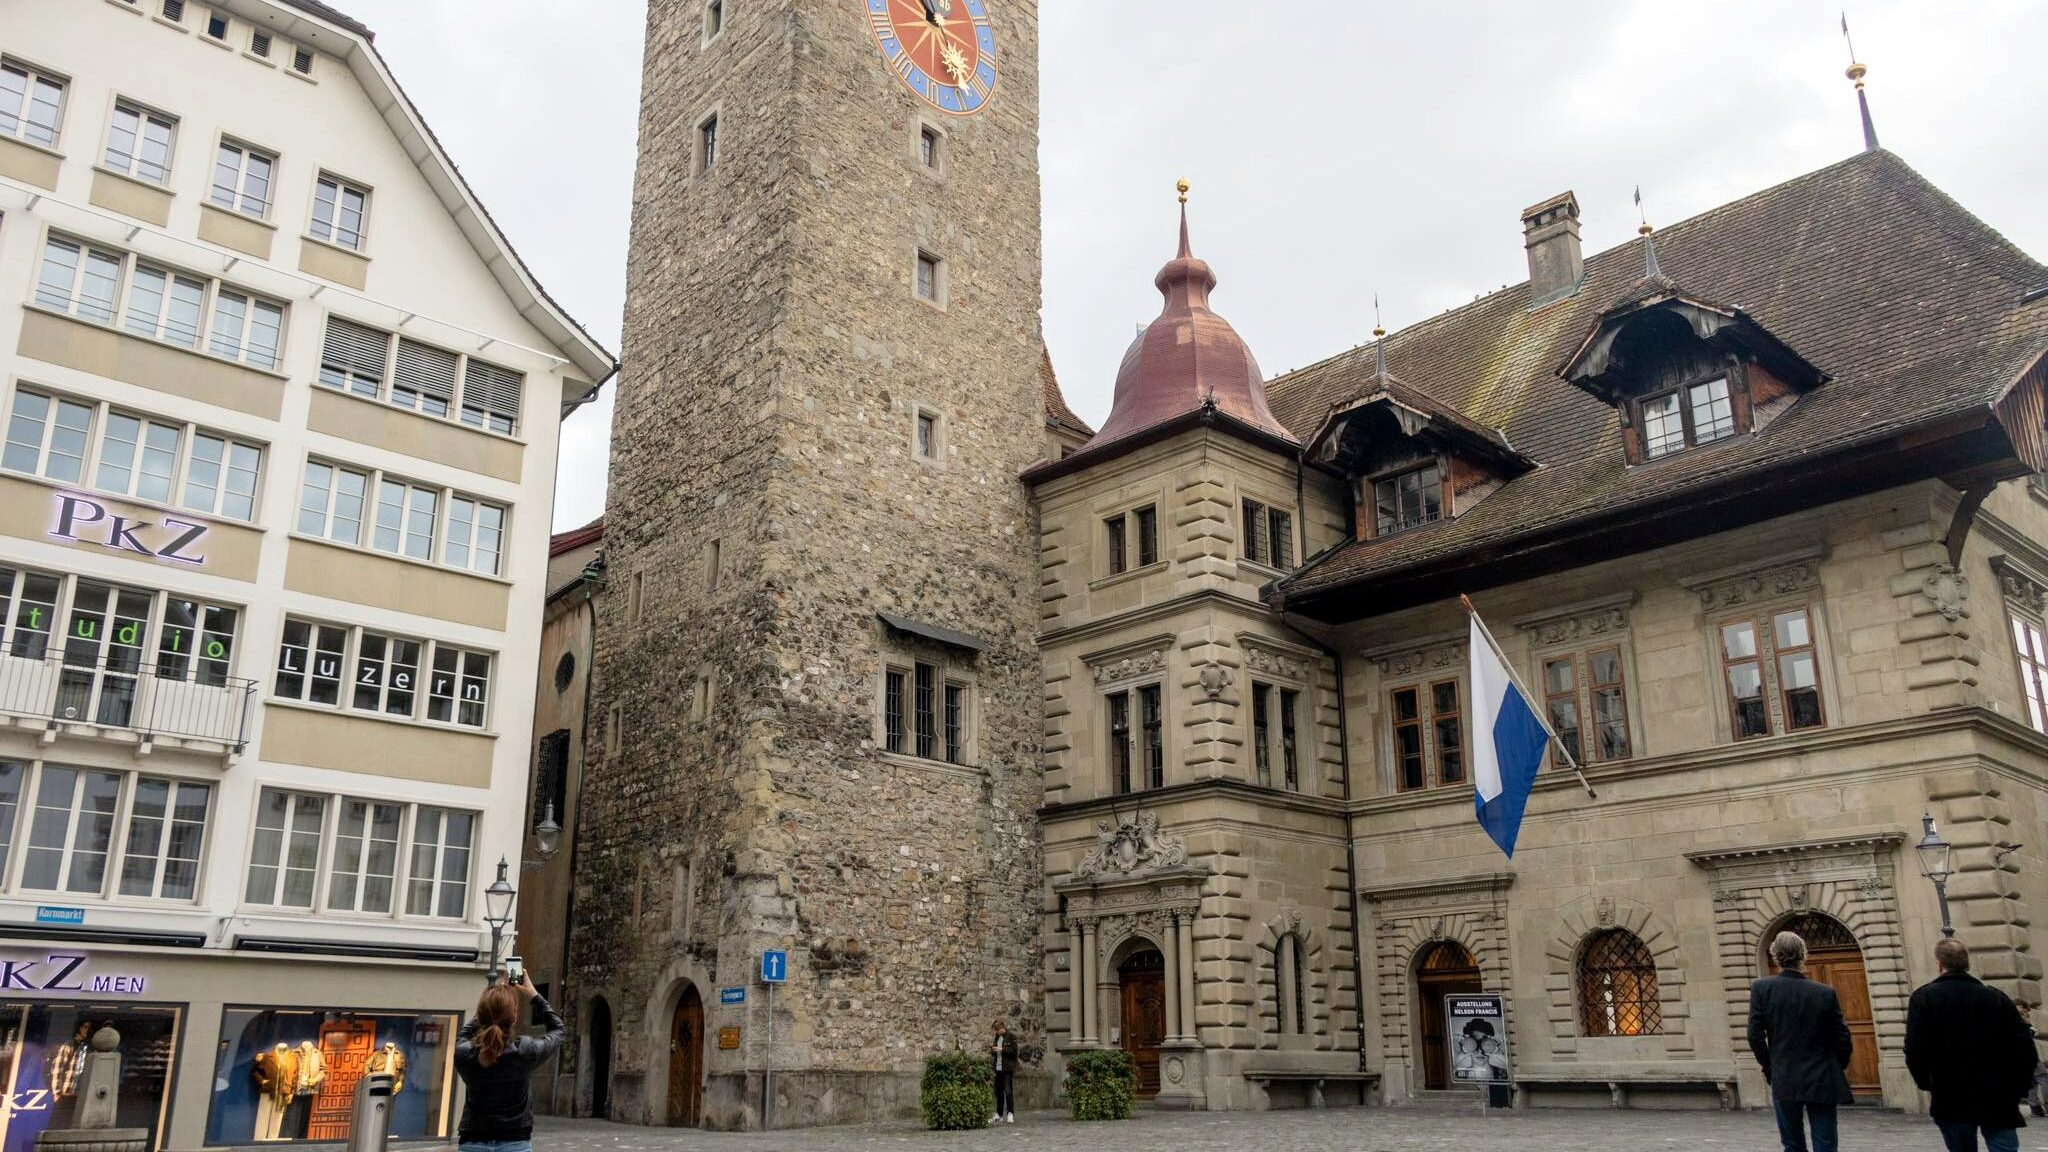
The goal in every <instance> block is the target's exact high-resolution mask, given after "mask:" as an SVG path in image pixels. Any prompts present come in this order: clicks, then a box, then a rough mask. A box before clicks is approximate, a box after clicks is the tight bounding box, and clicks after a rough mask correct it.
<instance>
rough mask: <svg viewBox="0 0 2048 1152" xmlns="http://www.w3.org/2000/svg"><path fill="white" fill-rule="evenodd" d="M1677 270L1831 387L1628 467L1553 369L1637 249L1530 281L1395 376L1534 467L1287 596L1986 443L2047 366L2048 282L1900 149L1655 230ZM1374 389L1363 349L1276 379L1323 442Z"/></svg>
mask: <svg viewBox="0 0 2048 1152" xmlns="http://www.w3.org/2000/svg"><path fill="white" fill-rule="evenodd" d="M1657 248H1658V251H1659V255H1660V258H1661V262H1662V267H1663V269H1664V271H1665V272H1666V273H1667V274H1668V275H1670V276H1671V277H1673V278H1675V279H1677V280H1682V281H1683V282H1684V283H1685V285H1686V286H1687V288H1688V289H1690V290H1691V291H1693V292H1696V293H1698V294H1699V295H1700V296H1701V297H1702V298H1705V299H1711V300H1719V301H1725V302H1727V303H1728V304H1729V305H1731V306H1733V307H1737V308H1740V309H1741V310H1742V311H1743V312H1744V313H1746V314H1747V315H1749V316H1753V317H1755V318H1756V320H1757V322H1758V323H1759V324H1761V325H1763V326H1765V327H1767V328H1768V329H1769V331H1770V332H1772V333H1775V334H1776V335H1777V337H1778V338H1779V339H1780V340H1782V341H1784V342H1785V343H1786V344H1788V345H1790V346H1791V347H1793V348H1796V349H1798V350H1799V352H1800V353H1801V354H1802V355H1803V356H1804V357H1805V358H1806V359H1807V360H1809V361H1811V362H1812V363H1813V364H1814V365H1815V366H1816V367H1817V368H1819V369H1820V370H1821V371H1824V372H1826V373H1828V374H1829V375H1830V376H1831V377H1832V381H1831V382H1830V383H1828V384H1826V385H1824V386H1822V387H1819V388H1816V389H1814V390H1813V391H1811V392H1809V393H1808V394H1806V395H1805V396H1803V397H1801V398H1800V399H1799V401H1798V402H1797V403H1795V404H1794V405H1793V406H1792V407H1791V408H1790V409H1788V410H1787V411H1786V412H1785V413H1784V414H1783V415H1781V416H1779V417H1778V418H1777V419H1776V420H1774V421H1772V422H1771V423H1770V424H1769V425H1768V426H1767V427H1765V428H1764V429H1763V430H1762V431H1760V432H1758V433H1756V434H1754V435H1750V436H1743V437H1738V438H1735V439H1733V440H1729V441H1724V442H1722V443H1720V444H1716V445H1712V446H1709V447H1706V448H1701V449H1697V450H1693V451H1688V452H1683V453H1680V454H1677V455H1675V456H1672V457H1668V458H1666V459H1664V460H1660V461H1657V462H1655V463H1654V464H1649V465H1644V466H1639V467H1636V468H1630V467H1628V465H1627V464H1626V462H1625V460H1624V458H1623V453H1622V449H1621V443H1620V426H1619V417H1618V415H1617V414H1616V412H1615V411H1614V410H1613V409H1611V408H1609V407H1608V406H1607V405H1605V404H1603V403H1601V402H1600V401H1599V400H1596V399H1595V398H1593V397H1592V396H1590V395H1588V394H1586V393H1585V392H1582V391H1581V390H1579V389H1578V388H1575V387H1573V386H1572V385H1571V384H1569V383H1567V382H1566V381H1564V380H1562V379H1560V378H1559V377H1558V375H1557V371H1556V370H1557V367H1558V366H1559V365H1561V364H1563V363H1564V362H1565V361H1566V360H1567V359H1569V358H1570V356H1571V355H1572V353H1573V351H1574V350H1575V349H1576V348H1577V347H1578V346H1579V345H1580V344H1581V343H1582V342H1583V340H1584V339H1585V334H1586V333H1587V331H1589V330H1590V329H1591V328H1592V327H1593V325H1594V323H1595V321H1596V320H1597V318H1598V317H1599V315H1600V314H1601V313H1602V312H1603V311H1604V310H1606V309H1607V308H1608V307H1609V306H1610V305H1611V304H1613V302H1614V301H1615V300H1617V299H1618V298H1620V297H1621V295H1622V294H1623V293H1624V292H1625V291H1627V290H1628V289H1629V288H1630V286H1631V285H1633V284H1635V283H1637V282H1638V281H1639V280H1640V279H1641V278H1642V276H1643V271H1644V267H1643V260H1642V258H1641V256H1640V255H1639V253H1638V250H1637V249H1636V248H1635V247H1634V245H1632V244H1631V245H1624V246H1622V247H1619V248H1614V249H1610V250H1608V251H1606V252H1603V253H1600V254H1599V255H1597V256H1594V257H1592V258H1591V259H1589V260H1588V261H1587V262H1586V274H1585V280H1584V283H1583V286H1582V288H1581V290H1580V291H1579V292H1578V293H1576V294H1575V295H1573V296H1571V297H1568V298H1566V299H1562V300H1558V301H1555V302H1552V303H1549V304H1546V305H1544V306H1542V307H1540V308H1536V309H1534V310H1532V309H1531V308H1530V306H1529V286H1528V284H1526V283H1523V284H1519V285H1516V286H1514V287H1512V288H1508V289H1504V290H1502V291H1500V292H1496V293H1494V294H1493V295H1491V296H1488V297H1486V298H1484V299H1482V300H1479V301H1477V302H1475V303H1473V304H1471V305H1468V306H1466V307H1463V308H1459V309H1457V310H1456V311H1453V312H1449V313H1446V314H1445V315H1443V316H1439V317H1436V318H1434V319H1431V320H1427V321H1424V322H1422V323H1420V324H1416V325H1414V326H1412V327H1410V328H1408V329H1405V330H1403V331H1401V332H1399V333H1396V334H1395V335H1393V336H1391V337H1389V338H1388V339H1387V343H1386V357H1387V361H1388V364H1389V365H1390V367H1391V370H1392V371H1393V372H1395V373H1396V374H1398V375H1399V376H1400V377H1401V378H1402V379H1404V380H1406V381H1408V382H1409V383H1410V384H1412V385H1414V386H1415V387H1417V388H1419V389H1421V390H1422V391H1424V392H1426V393H1428V394H1429V395H1431V396H1434V397H1437V398H1438V399H1440V400H1442V401H1444V402H1445V403H1447V404H1448V405H1450V406H1451V407H1452V408H1454V409H1456V410H1457V411H1459V412H1462V413H1464V414H1465V415H1467V416H1469V417H1471V418H1472V419H1473V420H1475V421H1477V422H1479V423H1480V424H1482V425H1485V426H1487V427H1491V428H1499V429H1502V430H1503V432H1504V433H1505V435H1506V437H1507V439H1508V441H1509V442H1510V443H1512V444H1514V445H1515V446H1516V447H1517V448H1518V449H1520V450H1521V451H1522V452H1524V453H1526V454H1527V455H1528V456H1530V457H1531V458H1533V459H1534V460H1536V461H1537V462H1538V465H1539V467H1537V468H1536V470H1534V471H1532V472H1530V473H1528V474H1527V475H1524V476H1521V477H1519V478H1517V479H1515V480H1513V481H1511V482H1510V483H1508V484H1506V485H1504V486H1503V487H1502V488H1501V489H1500V490H1499V491H1497V492H1495V493H1494V494H1493V495H1491V496H1490V497H1488V498H1487V499H1486V500H1485V501H1484V502H1482V503H1481V504H1479V505H1478V506H1476V507H1474V508H1473V509H1472V510H1471V511H1470V512H1467V513H1465V514H1463V515H1461V516H1459V517H1457V518H1456V519H1454V520H1445V521H1439V522H1437V523H1434V524H1429V525H1426V526H1424V527H1421V528H1417V529H1414V530H1412V531H1409V532H1404V533H1402V534H1400V535H1398V536H1390V537H1386V538H1382V539H1374V540H1365V541H1351V542H1348V543H1346V544H1343V545H1341V546H1339V547H1337V548H1335V549H1333V550H1332V551H1330V552H1328V553H1326V554H1325V555H1324V556H1323V557H1321V558H1320V559H1319V560H1317V561H1316V562H1315V563H1313V564H1311V565H1309V566H1308V567H1306V568H1304V569H1302V570H1300V571H1298V572H1296V573H1294V574H1293V575H1291V576H1289V577H1287V578H1284V579H1283V580H1281V581H1279V582H1277V584H1276V585H1275V590H1276V592H1277V594H1279V595H1281V596H1283V597H1284V598H1285V599H1286V600H1287V601H1288V602H1289V603H1290V604H1294V603H1297V602H1300V601H1303V600H1306V599H1310V598H1313V597H1316V596H1325V595H1336V594H1338V593H1339V592H1341V591H1342V590H1344V589H1346V588H1349V587H1352V586H1356V585H1361V584H1364V583H1366V582H1371V581H1383V580H1387V579H1391V578H1394V577H1396V576H1401V577H1403V578H1414V579H1417V580H1420V579H1422V578H1423V575H1424V574H1426V573H1427V572H1431V571H1437V570H1445V569H1448V567H1449V566H1450V565H1451V564H1453V563H1454V562H1456V561H1458V559H1459V558H1461V557H1477V556H1480V555H1483V554H1498V553H1500V552H1502V551H1503V550H1511V549H1514V548H1517V547H1520V546H1521V542H1527V541H1530V540H1533V539H1536V538H1538V537H1541V536H1543V535H1544V534H1546V533H1549V534H1552V535H1555V534H1557V533H1559V532H1561V531H1562V530H1563V529H1564V528H1565V527H1567V526H1570V525H1574V524H1578V523H1582V522H1583V523H1592V522H1594V521H1595V520H1597V519H1598V518H1600V517H1602V516H1610V515H1613V514H1615V513H1616V512H1617V511H1618V510H1626V509H1629V508H1634V507H1644V508H1648V507H1651V506H1655V505H1659V504H1660V502H1661V503H1669V502H1670V501H1672V500H1682V499H1684V498H1685V497H1686V495H1687V494H1688V493H1689V492H1694V491H1703V490H1706V489H1708V488H1710V487H1711V486H1713V485H1715V484H1716V483H1717V482H1719V481H1722V480H1725V479H1727V478H1729V477H1733V476H1741V475H1746V474H1754V473H1758V472H1761V471H1768V470H1770V469H1772V468H1777V467H1786V466H1790V465H1793V464H1795V463H1797V462H1799V461H1801V460H1802V459H1803V458H1808V457H1813V456H1815V455H1816V454H1820V453H1824V452H1826V451H1829V450H1832V449H1843V450H1847V449H1848V448H1850V447H1852V446H1855V445H1858V444H1863V443H1869V442H1874V441H1875V440H1878V439H1881V438H1884V437H1887V436H1897V435H1899V434H1900V433H1901V432H1903V431H1904V430H1907V429H1916V428H1925V427H1928V426H1931V425H1934V424H1937V423H1940V422H1943V421H1948V422H1951V423H1954V424H1956V425H1958V426H1964V427H1981V426H1982V425H1983V424H1985V423H1988V422H1989V421H1990V420H1991V406H1992V405H1993V404H1995V403H1997V402H1998V401H1999V400H2000V399H2001V398H2002V397H2003V396H2004V395H2005V394H2006V392H2007V391H2008V390H2009V389H2011V388H2012V387H2013V386H2014V385H2015V384H2017V383H2018V382H2019V381H2020V379H2021V377H2022V375H2023V374H2024V373H2026V372H2027V371H2028V369H2029V368H2030V367H2031V366H2032V365H2034V364H2035V362H2036V361H2037V360H2040V359H2041V358H2042V357H2043V356H2044V355H2048V297H2043V296H2039V295H2036V296H2034V297H2033V298H2032V299H2029V298H2028V295H2029V293H2030V292H2034V291H2036V290H2038V289H2040V288H2041V287H2043V286H2044V285H2048V267H2044V266H2043V265H2042V264H2041V263H2040V262H2039V261H2037V260H2035V259H2033V258H2032V257H2030V256H2028V255H2027V254H2026V253H2024V252H2022V251H2020V250H2019V249H2018V248H2016V247H2014V246H2013V245H2012V244H2011V243H2010V242H2009V241H2007V240H2006V239H2005V238H2004V237H2002V236H2000V235H1999V234H1998V233H1997V232H1995V231H1993V230H1992V229H1991V228H1989V227H1988V226H1986V225H1985V224H1984V223H1983V222H1981V221H1979V220H1978V219H1976V218H1975V217H1973V216H1971V215H1970V214H1969V213H1968V212H1967V211H1965V210H1964V209H1963V208H1962V207H1961V206H1960V205H1958V204H1957V203H1956V202H1955V201H1954V200H1951V199H1950V198H1949V197H1948V196H1947V195H1945V194H1944V193H1942V192H1941V190H1940V189H1938V188H1935V187H1934V186H1933V185H1932V184H1930V183H1928V182H1927V181H1926V180H1925V179H1923V178H1922V177H1921V176H1920V175H1919V174H1918V173H1916V172H1914V171H1913V170H1912V168H1910V167H1908V166H1907V165H1906V163H1905V162H1904V161H1902V160H1900V159H1899V158H1898V157H1896V156H1893V155H1892V154H1890V153H1888V152H1882V151H1875V152H1865V153H1860V154H1858V155H1856V156H1854V157H1852V158H1850V159H1848V160H1844V161H1842V162H1840V163H1838V164H1834V165H1832V166H1830V167H1827V168H1823V169H1821V170H1819V171H1817V172H1812V173H1809V174H1807V175H1805V176H1801V177H1798V178H1796V179H1793V180H1790V181H1787V182H1785V183H1783V184H1780V185H1778V186H1776V187H1774V188H1770V189H1767V190H1765V191H1763V192H1758V193H1756V194H1754V195H1751V196H1748V197H1745V198H1743V199H1741V200H1737V201H1735V202H1733V203H1731V204H1726V205H1723V206H1722V207H1719V208H1716V209H1713V210H1712V211H1709V212H1707V213H1704V214H1702V215H1700V216H1697V217H1694V218H1693V219H1691V220H1687V221H1685V222H1683V223H1681V224H1676V225H1673V226H1671V227H1669V228H1666V229H1663V230H1661V231H1660V232H1658V233H1657ZM1374 375H1375V366H1374V359H1373V350H1372V348H1371V347H1370V346H1369V345H1368V346H1365V347H1361V348H1358V349H1353V350H1351V351H1349V352H1346V353H1344V354H1342V355H1340V356H1336V357H1333V358H1331V359H1329V360H1325V361H1323V362H1322V363H1319V364H1316V365H1313V366H1311V367H1308V368H1305V369H1302V370H1300V371H1298V372H1295V373H1292V374H1290V375H1289V376H1287V377H1285V378H1283V379H1281V380H1279V381H1276V382H1274V384H1273V385H1272V386H1271V389H1270V392H1269V397H1270V402H1271V404H1272V408H1273V411H1274V413H1275V414H1276V415H1277V416H1279V418H1280V419H1281V420H1282V421H1283V422H1284V423H1286V424H1287V425H1288V426H1289V427H1290V428H1293V429H1294V430H1295V431H1296V434H1297V435H1308V434H1311V433H1313V432H1314V431H1315V429H1316V427H1317V426H1318V425H1319V424H1320V423H1321V422H1322V420H1323V418H1324V417H1325V415H1326V414H1327V413H1328V412H1329V411H1330V410H1331V408H1332V406H1333V405H1336V404H1338V403H1341V402H1344V401H1346V400H1348V399H1350V398H1352V397H1354V396H1357V395H1358V394H1360V392H1362V391H1363V390H1365V389H1366V388H1367V387H1369V386H1370V383H1371V381H1372V379H1373V377H1374Z"/></svg>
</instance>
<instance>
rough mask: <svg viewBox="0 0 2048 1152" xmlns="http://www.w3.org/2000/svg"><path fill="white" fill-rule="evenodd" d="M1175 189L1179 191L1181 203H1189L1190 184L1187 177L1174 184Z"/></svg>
mask: <svg viewBox="0 0 2048 1152" xmlns="http://www.w3.org/2000/svg"><path fill="white" fill-rule="evenodd" d="M1174 188H1175V190H1177V191H1178V192H1179V193H1180V202H1181V203H1183V204H1185V203H1187V202H1188V182H1187V178H1186V177H1182V178H1181V179H1180V180H1178V181H1176V182H1175V183H1174Z"/></svg>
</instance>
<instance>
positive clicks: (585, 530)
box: [548, 516, 604, 556]
mask: <svg viewBox="0 0 2048 1152" xmlns="http://www.w3.org/2000/svg"><path fill="white" fill-rule="evenodd" d="M602 539H604V517H602V516H599V517H598V518H597V519H595V520H592V521H591V522H590V523H588V524H585V525H584V526H583V527H581V528H571V529H569V530H568V531H567V532H557V533H555V534H554V535H553V536H550V537H548V555H550V556H560V555H561V554H562V553H564V552H569V551H573V550H575V549H577V548H581V547H583V546H584V545H585V544H588V543H590V542H591V541H593V540H602Z"/></svg>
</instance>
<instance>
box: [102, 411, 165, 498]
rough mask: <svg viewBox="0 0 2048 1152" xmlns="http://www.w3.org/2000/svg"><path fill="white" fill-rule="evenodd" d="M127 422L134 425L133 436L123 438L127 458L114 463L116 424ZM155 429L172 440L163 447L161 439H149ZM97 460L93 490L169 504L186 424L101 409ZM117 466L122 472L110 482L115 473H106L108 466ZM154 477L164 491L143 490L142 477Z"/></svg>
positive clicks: (151, 437)
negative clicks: (114, 481)
mask: <svg viewBox="0 0 2048 1152" xmlns="http://www.w3.org/2000/svg"><path fill="white" fill-rule="evenodd" d="M123 422H129V423H133V424H134V425H135V438H134V439H133V440H130V441H122V443H125V444H126V445H127V447H128V460H127V462H126V463H125V464H119V465H116V464H115V463H114V461H113V459H112V457H113V445H114V444H115V442H116V438H115V432H116V427H117V425H119V424H121V423H123ZM157 433H164V434H167V435H169V436H170V438H171V443H170V447H169V450H168V451H166V450H165V448H164V446H163V444H162V443H161V441H160V439H159V440H158V442H157V443H151V441H152V439H153V438H155V437H156V434H157ZM93 443H94V448H95V451H94V453H93V455H94V456H95V457H96V461H95V463H94V466H93V470H92V490H93V491H95V492H104V493H106V494H107V495H110V496H120V497H124V498H126V499H130V500H142V501H146V502H148V503H151V504H160V505H164V506H167V507H168V506H169V505H170V504H171V501H172V500H173V499H174V498H175V497H176V496H177V493H178V473H179V464H180V462H181V461H182V460H183V459H184V456H185V449H186V443H185V425H183V424H174V423H172V422H170V421H168V420H157V419H153V418H151V417H149V416H145V415H143V414H141V413H138V412H129V411H127V410H125V409H121V408H108V409H104V410H102V411H101V413H100V419H99V435H97V436H95V437H93ZM115 467H119V468H120V469H121V470H122V471H123V473H125V475H124V476H123V477H122V478H121V482H120V483H119V484H113V483H110V481H112V480H114V479H115V477H112V476H110V475H109V474H108V470H109V469H111V468H115ZM148 477H156V478H159V479H160V480H161V483H162V484H163V492H162V493H161V494H154V493H149V492H144V491H143V481H144V479H145V478H148Z"/></svg>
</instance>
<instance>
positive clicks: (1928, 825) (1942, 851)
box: [1913, 813, 1956, 936]
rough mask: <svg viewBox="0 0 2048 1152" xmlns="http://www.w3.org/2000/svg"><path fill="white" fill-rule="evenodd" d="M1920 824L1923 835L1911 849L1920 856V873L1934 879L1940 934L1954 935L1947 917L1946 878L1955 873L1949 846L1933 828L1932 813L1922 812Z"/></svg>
mask: <svg viewBox="0 0 2048 1152" xmlns="http://www.w3.org/2000/svg"><path fill="white" fill-rule="evenodd" d="M1920 826H1921V828H1922V829H1924V830H1925V835H1923V836H1921V837H1920V842H1919V843H1918V844H1915V845H1913V851H1914V853H1915V854H1917V855H1918V856H1919V857H1920V873H1921V875H1923V876H1925V877H1927V878H1928V879H1929V880H1932V881H1934V898H1935V899H1936V900H1937V901H1939V902H1940V903H1941V934H1942V935H1943V936H1954V935H1955V934H1956V930H1955V926H1954V925H1952V924H1950V923H1949V919H1948V878H1949V877H1950V876H1953V875H1955V870H1954V869H1953V868H1951V867H1950V866H1949V853H1950V851H1951V847H1950V845H1949V842H1948V841H1946V840H1943V839H1942V838H1941V833H1939V832H1936V831H1935V830H1934V815H1933V813H1923V814H1922V815H1921V817H1920Z"/></svg>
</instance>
